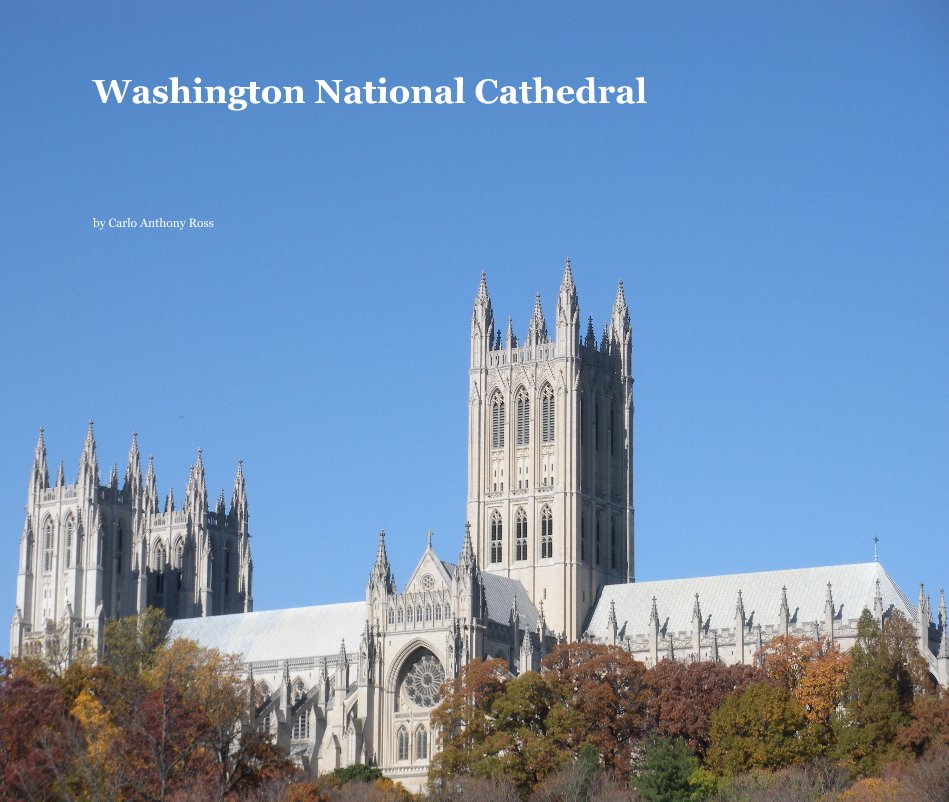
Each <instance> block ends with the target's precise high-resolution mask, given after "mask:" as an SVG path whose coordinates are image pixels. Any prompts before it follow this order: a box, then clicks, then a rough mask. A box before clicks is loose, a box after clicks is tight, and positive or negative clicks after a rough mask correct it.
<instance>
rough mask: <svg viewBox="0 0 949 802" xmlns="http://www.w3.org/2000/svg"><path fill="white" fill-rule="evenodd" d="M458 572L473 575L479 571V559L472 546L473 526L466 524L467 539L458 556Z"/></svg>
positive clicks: (463, 542)
mask: <svg viewBox="0 0 949 802" xmlns="http://www.w3.org/2000/svg"><path fill="white" fill-rule="evenodd" d="M457 570H458V572H459V573H463V574H472V573H477V571H478V558H477V557H476V556H475V552H474V547H473V546H472V545H471V524H470V523H466V524H465V538H464V540H463V541H462V543H461V554H459V555H458V565H457Z"/></svg>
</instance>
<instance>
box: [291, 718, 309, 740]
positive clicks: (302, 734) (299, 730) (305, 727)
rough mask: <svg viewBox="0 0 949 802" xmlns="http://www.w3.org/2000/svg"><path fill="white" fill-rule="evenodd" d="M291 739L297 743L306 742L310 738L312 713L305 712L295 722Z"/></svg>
mask: <svg viewBox="0 0 949 802" xmlns="http://www.w3.org/2000/svg"><path fill="white" fill-rule="evenodd" d="M290 737H291V738H293V740H295V741H305V740H306V739H307V738H309V737H310V711H309V710H304V711H303V712H302V713H300V714H299V715H298V716H297V717H296V718H295V719H294V720H293V731H292V732H291V733H290Z"/></svg>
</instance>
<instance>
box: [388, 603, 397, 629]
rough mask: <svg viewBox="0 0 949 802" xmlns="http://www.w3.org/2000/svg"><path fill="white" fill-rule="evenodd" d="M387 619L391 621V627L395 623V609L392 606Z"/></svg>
mask: <svg viewBox="0 0 949 802" xmlns="http://www.w3.org/2000/svg"><path fill="white" fill-rule="evenodd" d="M386 620H387V621H388V622H389V626H390V627H391V626H392V625H393V624H394V623H395V610H393V609H392V608H391V607H390V608H389V612H388V615H387V618H386Z"/></svg>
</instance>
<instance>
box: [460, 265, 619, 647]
mask: <svg viewBox="0 0 949 802" xmlns="http://www.w3.org/2000/svg"><path fill="white" fill-rule="evenodd" d="M632 391H633V376H632V332H631V329H630V323H629V310H628V308H627V305H626V298H625V296H624V294H623V284H622V282H620V284H619V288H618V290H617V293H616V301H615V303H614V305H613V310H612V313H611V315H610V319H609V322H608V323H607V324H606V325H605V326H604V330H603V337H602V339H601V340H600V341H599V342H597V339H596V335H595V334H594V331H593V319H592V318H590V322H589V324H588V327H587V330H586V334H585V336H583V337H581V333H580V308H579V303H578V300H577V290H576V287H575V286H574V283H573V273H572V272H571V269H570V261H569V260H567V263H566V267H565V269H564V274H563V281H562V282H561V285H560V292H559V295H558V298H557V310H556V318H555V324H554V337H553V338H551V337H550V336H549V334H548V330H547V323H546V321H545V319H544V313H543V310H542V309H541V303H540V296H539V295H538V296H537V299H536V300H535V302H534V310H533V313H532V314H531V319H530V324H529V326H528V331H527V338H526V340H525V341H524V342H523V343H519V342H518V340H517V337H516V336H515V335H514V329H513V326H512V324H511V321H510V319H508V323H507V331H506V333H505V334H504V335H502V333H501V331H500V330H497V329H495V321H494V312H493V310H492V308H491V299H490V297H489V295H488V288H487V283H486V281H485V277H484V274H482V276H481V285H480V286H479V287H478V293H477V295H476V297H475V303H474V312H473V314H472V319H471V366H470V388H469V398H468V511H467V513H468V520H469V521H470V523H471V527H472V532H473V535H472V536H473V538H474V539H475V547H476V550H477V556H478V563H479V565H480V566H481V567H482V569H483V570H485V571H487V572H489V573H493V574H500V575H503V576H508V577H511V578H512V579H517V580H519V581H520V582H521V583H522V584H523V585H524V587H525V588H526V589H527V592H528V594H529V595H530V597H531V599H532V601H533V602H534V604H535V605H537V606H538V607H541V606H543V610H544V614H545V616H546V621H547V624H548V625H549V626H550V627H551V628H552V629H553V630H554V631H555V632H562V633H563V634H564V635H565V636H566V637H567V638H568V639H571V640H573V639H576V638H578V637H579V636H580V635H582V634H583V631H584V628H585V627H586V625H587V619H588V617H589V614H590V611H591V610H592V609H593V607H594V604H595V602H596V599H597V597H598V595H599V593H600V590H601V588H602V587H603V586H604V585H608V584H614V583H620V582H631V581H633V578H634V572H633V392H632Z"/></svg>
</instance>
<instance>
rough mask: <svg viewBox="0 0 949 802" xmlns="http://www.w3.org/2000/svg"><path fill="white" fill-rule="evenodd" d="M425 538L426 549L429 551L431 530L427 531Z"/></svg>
mask: <svg viewBox="0 0 949 802" xmlns="http://www.w3.org/2000/svg"><path fill="white" fill-rule="evenodd" d="M425 537H426V540H427V542H426V548H429V549H430V548H431V547H432V530H431V529H429V530H428V532H426V534H425Z"/></svg>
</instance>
